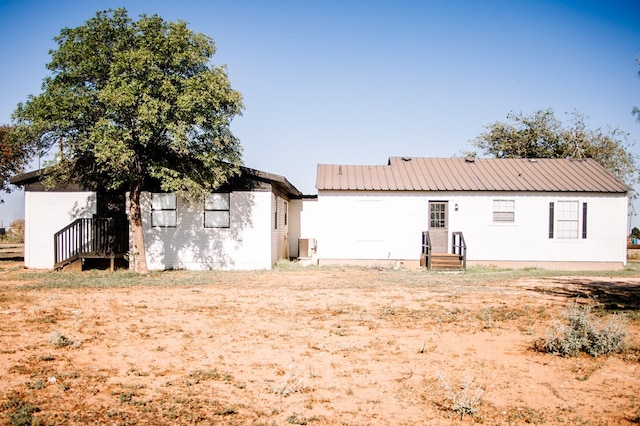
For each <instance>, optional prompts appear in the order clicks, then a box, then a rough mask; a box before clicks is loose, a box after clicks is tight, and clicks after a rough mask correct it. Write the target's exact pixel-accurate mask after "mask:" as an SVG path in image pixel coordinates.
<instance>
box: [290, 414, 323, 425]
mask: <svg viewBox="0 0 640 426" xmlns="http://www.w3.org/2000/svg"><path fill="white" fill-rule="evenodd" d="M318 420H319V419H318V418H317V417H316V416H311V417H302V416H299V415H297V414H292V415H290V416H289V417H287V423H290V424H292V425H308V424H309V423H311V422H316V421H318Z"/></svg>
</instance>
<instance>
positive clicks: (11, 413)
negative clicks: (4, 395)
mask: <svg viewBox="0 0 640 426" xmlns="http://www.w3.org/2000/svg"><path fill="white" fill-rule="evenodd" d="M3 408H4V409H5V410H6V413H7V417H9V421H10V422H11V425H12V426H27V425H39V424H41V423H40V420H39V419H38V418H36V417H34V416H33V414H34V413H38V412H40V408H38V407H35V406H33V405H31V404H30V403H29V402H26V401H23V400H21V399H18V398H12V399H11V400H10V401H8V402H5V403H4V405H3Z"/></svg>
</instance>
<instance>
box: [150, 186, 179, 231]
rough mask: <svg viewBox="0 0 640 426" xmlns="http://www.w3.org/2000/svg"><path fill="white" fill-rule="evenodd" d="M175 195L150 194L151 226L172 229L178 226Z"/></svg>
mask: <svg viewBox="0 0 640 426" xmlns="http://www.w3.org/2000/svg"><path fill="white" fill-rule="evenodd" d="M176 205H177V202H176V194H166V193H152V194H151V226H158V227H162V228H173V227H176V226H177V225H178V215H177V213H176Z"/></svg>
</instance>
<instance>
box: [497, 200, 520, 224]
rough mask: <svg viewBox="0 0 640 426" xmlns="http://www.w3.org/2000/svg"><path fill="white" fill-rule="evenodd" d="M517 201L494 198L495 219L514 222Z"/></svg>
mask: <svg viewBox="0 0 640 426" xmlns="http://www.w3.org/2000/svg"><path fill="white" fill-rule="evenodd" d="M515 211H516V202H515V201H514V200H493V221H494V222H496V223H513V222H515V218H516V213H515Z"/></svg>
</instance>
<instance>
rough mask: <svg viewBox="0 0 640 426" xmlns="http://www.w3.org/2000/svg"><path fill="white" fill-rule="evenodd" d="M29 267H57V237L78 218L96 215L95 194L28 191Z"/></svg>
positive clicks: (26, 260) (26, 247)
mask: <svg viewBox="0 0 640 426" xmlns="http://www.w3.org/2000/svg"><path fill="white" fill-rule="evenodd" d="M24 197H25V200H24V202H25V212H24V214H25V224H24V225H25V229H24V232H25V244H24V266H25V268H37V269H52V268H53V267H54V262H55V261H54V256H53V248H54V244H53V235H54V234H55V233H56V232H58V231H60V230H61V229H62V228H64V227H65V226H67V225H69V224H70V223H71V222H73V221H74V220H76V219H80V218H90V217H92V216H93V215H94V214H95V213H96V195H95V193H94V192H46V191H26V192H25V194H24Z"/></svg>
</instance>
